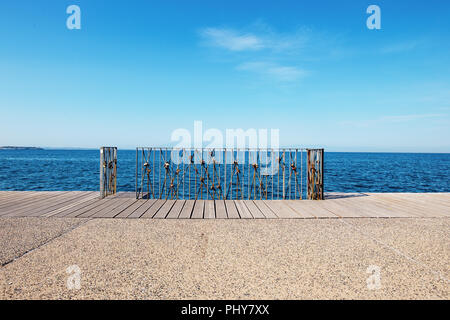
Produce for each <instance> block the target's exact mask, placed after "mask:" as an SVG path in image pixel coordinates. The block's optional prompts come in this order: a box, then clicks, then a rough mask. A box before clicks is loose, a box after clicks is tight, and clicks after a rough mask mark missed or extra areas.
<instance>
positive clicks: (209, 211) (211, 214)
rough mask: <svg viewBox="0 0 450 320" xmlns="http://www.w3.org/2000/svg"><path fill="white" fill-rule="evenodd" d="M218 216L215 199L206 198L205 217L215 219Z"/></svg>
mask: <svg viewBox="0 0 450 320" xmlns="http://www.w3.org/2000/svg"><path fill="white" fill-rule="evenodd" d="M215 217H216V208H215V205H214V200H205V211H204V214H203V218H205V219H214V218H215Z"/></svg>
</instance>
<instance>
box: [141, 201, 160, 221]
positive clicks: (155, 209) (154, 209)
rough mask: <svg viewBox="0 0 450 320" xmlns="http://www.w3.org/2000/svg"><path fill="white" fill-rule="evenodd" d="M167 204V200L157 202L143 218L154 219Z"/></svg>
mask: <svg viewBox="0 0 450 320" xmlns="http://www.w3.org/2000/svg"><path fill="white" fill-rule="evenodd" d="M164 203H166V200H165V199H158V200H156V202H155V203H154V204H153V205H152V206H151V207H150V208H149V209H148V210H147V211H146V212H145V213H144V214H143V215H142V216H141V218H144V219H151V218H153V217H154V215H155V214H156V213H158V211H159V209H161V207H162V206H163V205H164Z"/></svg>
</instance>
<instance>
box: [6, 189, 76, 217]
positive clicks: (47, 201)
mask: <svg viewBox="0 0 450 320" xmlns="http://www.w3.org/2000/svg"><path fill="white" fill-rule="evenodd" d="M66 194H68V192H63V193H53V192H52V193H50V194H46V195H42V196H41V197H39V198H37V199H35V200H34V201H32V202H29V203H27V204H26V205H16V206H11V207H9V208H8V209H7V210H5V211H3V212H2V213H1V216H4V217H8V216H23V215H24V213H25V212H29V211H32V210H39V209H41V208H46V207H48V206H49V205H51V204H53V202H55V201H58V200H60V199H61V198H63V199H64V197H65V196H66Z"/></svg>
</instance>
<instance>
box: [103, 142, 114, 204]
mask: <svg viewBox="0 0 450 320" xmlns="http://www.w3.org/2000/svg"><path fill="white" fill-rule="evenodd" d="M116 191H117V147H101V148H100V198H104V197H107V196H109V195H113V194H115V193H116Z"/></svg>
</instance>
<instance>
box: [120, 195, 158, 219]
mask: <svg viewBox="0 0 450 320" xmlns="http://www.w3.org/2000/svg"><path fill="white" fill-rule="evenodd" d="M140 201H144V204H142V205H141V206H140V207H139V208H137V209H136V210H135V211H133V212H132V213H131V214H129V215H128V216H127V218H131V219H137V218H140V217H141V216H142V215H143V214H144V213H145V212H146V211H147V210H149V209H150V208H151V207H152V206H154V205H155V204H156V199H148V200H140Z"/></svg>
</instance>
